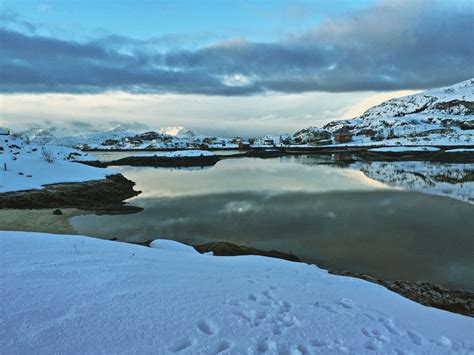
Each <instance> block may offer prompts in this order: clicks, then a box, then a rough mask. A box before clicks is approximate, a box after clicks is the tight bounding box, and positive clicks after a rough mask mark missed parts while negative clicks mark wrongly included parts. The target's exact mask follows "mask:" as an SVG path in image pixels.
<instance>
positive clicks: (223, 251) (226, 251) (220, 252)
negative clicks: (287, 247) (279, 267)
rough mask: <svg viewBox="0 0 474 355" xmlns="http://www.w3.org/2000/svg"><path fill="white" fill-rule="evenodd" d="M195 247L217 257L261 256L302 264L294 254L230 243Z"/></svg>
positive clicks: (213, 243) (212, 243)
mask: <svg viewBox="0 0 474 355" xmlns="http://www.w3.org/2000/svg"><path fill="white" fill-rule="evenodd" d="M193 247H194V249H196V250H197V251H198V252H200V253H208V252H210V251H212V252H213V253H214V255H217V256H237V255H260V256H268V257H271V258H277V259H283V260H289V261H296V262H301V260H300V259H299V258H298V257H297V256H296V255H293V254H288V253H283V252H281V251H277V250H269V251H265V250H259V249H255V248H249V247H246V246H243V245H236V244H233V243H228V242H210V243H206V244H200V245H193Z"/></svg>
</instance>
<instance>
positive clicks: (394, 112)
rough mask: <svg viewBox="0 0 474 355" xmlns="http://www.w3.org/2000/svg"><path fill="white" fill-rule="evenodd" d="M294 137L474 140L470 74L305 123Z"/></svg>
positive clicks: (317, 141) (354, 140) (365, 140)
mask: <svg viewBox="0 0 474 355" xmlns="http://www.w3.org/2000/svg"><path fill="white" fill-rule="evenodd" d="M338 134H339V137H338ZM294 138H295V139H296V140H298V141H300V142H302V143H314V144H331V143H345V144H354V145H359V144H363V145H366V144H373V145H396V144H403V145H411V144H423V145H427V144H432V145H459V144H461V145H474V79H469V80H466V81H463V82H460V83H457V84H454V85H452V86H447V87H443V88H438V89H432V90H427V91H424V92H421V93H418V94H415V95H409V96H405V97H400V98H395V99H392V100H388V101H386V102H384V103H382V104H380V105H377V106H374V107H372V108H370V109H368V110H367V111H366V112H365V113H364V114H362V115H361V116H360V117H357V118H354V119H350V120H341V121H333V122H330V123H328V124H327V125H325V126H324V127H323V128H315V127H310V128H306V129H303V130H301V131H299V132H296V133H295V135H294ZM338 138H339V139H338ZM344 140H351V141H350V142H343V141H344Z"/></svg>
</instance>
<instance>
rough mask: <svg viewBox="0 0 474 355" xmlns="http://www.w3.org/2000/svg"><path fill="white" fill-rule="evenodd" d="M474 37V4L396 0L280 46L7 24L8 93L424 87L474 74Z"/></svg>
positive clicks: (1, 71)
mask: <svg viewBox="0 0 474 355" xmlns="http://www.w3.org/2000/svg"><path fill="white" fill-rule="evenodd" d="M462 4H464V5H462ZM23 27H25V26H23ZM26 33H28V34H26ZM473 37H474V5H472V4H471V5H470V4H469V2H465V3H461V2H458V3H456V2H455V1H454V2H446V3H444V4H443V3H442V2H437V1H424V0H419V1H415V0H413V1H397V2H395V1H388V0H387V1H385V2H381V3H378V4H377V5H375V6H373V7H371V8H368V9H366V10H364V11H359V12H357V13H353V14H351V15H348V16H346V17H341V18H337V19H333V20H327V21H325V22H323V23H321V24H320V25H318V26H317V27H316V28H315V29H313V30H312V31H308V32H306V33H304V34H300V35H297V36H292V37H290V38H287V39H285V40H282V41H280V42H275V43H256V42H249V41H246V40H229V41H227V42H221V43H218V44H216V45H214V46H209V47H205V48H201V49H198V50H192V51H185V50H180V51H170V52H160V51H159V50H158V49H157V50H153V49H151V48H153V46H150V45H146V46H144V45H143V41H134V40H131V39H124V38H120V37H118V36H111V37H109V38H107V39H100V40H98V41H96V42H88V43H78V42H73V41H66V40H61V39H55V38H51V37H44V36H40V35H36V34H35V30H34V26H31V28H29V29H28V31H23V32H18V31H15V30H11V29H8V28H7V27H4V28H1V29H0V43H1V45H0V91H1V92H4V93H8V92H39V93H43V92H69V93H93V92H103V91H107V90H125V91H129V92H137V93H148V92H151V93H156V92H175V93H194V94H206V95H250V94H256V93H262V92H266V91H276V92H284V93H299V92H306V91H330V92H343V91H357V90H390V89H416V88H420V89H421V88H428V87H434V86H441V85H448V84H451V83H454V82H457V81H461V80H465V79H468V78H470V77H473V76H474V67H473V58H474V41H472V38H473ZM125 45H126V46H125ZM150 47H151V48H150Z"/></svg>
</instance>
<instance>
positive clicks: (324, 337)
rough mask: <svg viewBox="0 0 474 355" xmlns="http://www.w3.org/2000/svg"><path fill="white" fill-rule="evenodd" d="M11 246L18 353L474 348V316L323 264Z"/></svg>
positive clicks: (62, 241)
mask: <svg viewBox="0 0 474 355" xmlns="http://www.w3.org/2000/svg"><path fill="white" fill-rule="evenodd" d="M39 251H40V252H39ZM0 253H1V258H0V270H1V271H0V272H1V275H0V290H1V292H2V316H1V318H0V323H1V327H0V329H1V332H2V336H1V337H0V346H1V348H2V349H3V350H2V352H4V353H7V354H13V353H35V354H38V353H43V354H45V353H63V354H65V353H83V354H85V353H95V354H97V353H109V354H111V353H116V354H119V353H123V354H148V353H153V354H157V353H158V354H166V353H172V352H183V353H188V354H202V353H204V354H216V353H219V352H224V353H231V354H242V353H245V354H246V353H250V354H252V353H263V352H267V353H270V354H274V353H286V354H290V353H292V354H299V353H325V354H326V353H334V354H336V353H337V354H339V353H346V352H351V353H356V354H362V353H371V352H372V351H375V352H376V353H380V354H394V353H397V354H402V353H403V354H407V353H418V354H420V353H424V354H445V353H448V352H460V353H469V352H471V351H473V350H474V340H473V338H472V334H473V332H474V319H472V318H468V317H464V316H460V315H456V314H451V313H448V312H445V311H441V310H437V309H432V308H428V307H424V306H421V305H419V304H416V303H414V302H412V301H409V300H407V299H405V298H403V297H401V296H399V295H397V294H395V293H392V292H389V291H387V290H386V289H384V288H382V287H381V286H377V285H374V284H370V283H367V282H365V281H362V280H358V279H353V278H346V277H339V276H334V275H329V274H328V273H327V272H326V271H324V270H321V269H318V268H317V267H315V266H311V265H306V264H301V263H292V262H287V261H283V260H278V259H270V258H265V257H259V256H242V257H209V256H201V255H197V254H190V253H183V252H177V251H172V250H157V249H153V248H147V247H143V246H138V245H132V244H125V243H118V242H112V241H104V240H99V239H93V238H87V237H81V236H61V235H47V234H38V233H18V232H17V233H15V232H0Z"/></svg>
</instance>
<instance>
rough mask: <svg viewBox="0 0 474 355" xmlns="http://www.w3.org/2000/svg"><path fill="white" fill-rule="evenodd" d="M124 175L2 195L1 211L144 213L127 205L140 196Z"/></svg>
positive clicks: (0, 199) (0, 195)
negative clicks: (129, 201) (73, 210)
mask: <svg viewBox="0 0 474 355" xmlns="http://www.w3.org/2000/svg"><path fill="white" fill-rule="evenodd" d="M134 186H135V183H134V182H133V181H130V180H128V179H127V178H125V177H124V176H123V175H121V174H115V175H109V176H107V177H106V179H103V180H92V181H84V182H76V183H60V184H51V185H44V186H43V188H42V189H35V190H23V191H13V192H5V193H2V194H0V209H7V208H8V209H38V208H77V209H82V210H87V211H95V212H99V213H100V212H102V213H133V212H138V211H141V210H142V209H141V208H139V207H135V206H130V205H126V204H125V202H123V201H124V200H126V199H129V198H132V197H134V196H137V195H138V194H140V193H141V192H140V191H136V190H134V188H133V187H134Z"/></svg>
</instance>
